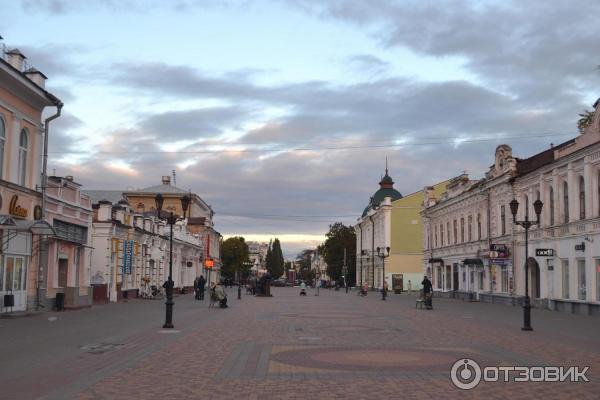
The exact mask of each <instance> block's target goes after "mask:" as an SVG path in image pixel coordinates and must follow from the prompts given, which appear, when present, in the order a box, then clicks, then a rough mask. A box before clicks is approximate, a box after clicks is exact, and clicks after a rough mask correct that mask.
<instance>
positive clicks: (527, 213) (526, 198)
mask: <svg viewBox="0 0 600 400" xmlns="http://www.w3.org/2000/svg"><path fill="white" fill-rule="evenodd" d="M524 203H525V204H524V206H525V207H524V209H525V216H526V217H529V196H525V201H524Z"/></svg>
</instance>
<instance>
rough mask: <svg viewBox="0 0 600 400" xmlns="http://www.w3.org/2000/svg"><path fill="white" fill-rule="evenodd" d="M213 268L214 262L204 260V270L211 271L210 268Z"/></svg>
mask: <svg viewBox="0 0 600 400" xmlns="http://www.w3.org/2000/svg"><path fill="white" fill-rule="evenodd" d="M214 266H215V262H214V261H213V260H210V259H208V260H204V268H206V269H212V267H214Z"/></svg>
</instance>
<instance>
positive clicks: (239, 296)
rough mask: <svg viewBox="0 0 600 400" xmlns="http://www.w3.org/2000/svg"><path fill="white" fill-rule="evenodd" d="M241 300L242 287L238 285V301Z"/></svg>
mask: <svg viewBox="0 0 600 400" xmlns="http://www.w3.org/2000/svg"><path fill="white" fill-rule="evenodd" d="M241 299H242V285H239V284H238V300H241Z"/></svg>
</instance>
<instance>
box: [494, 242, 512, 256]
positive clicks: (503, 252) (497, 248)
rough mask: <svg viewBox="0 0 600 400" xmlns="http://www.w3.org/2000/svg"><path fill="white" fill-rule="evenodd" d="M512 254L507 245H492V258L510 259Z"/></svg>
mask: <svg viewBox="0 0 600 400" xmlns="http://www.w3.org/2000/svg"><path fill="white" fill-rule="evenodd" d="M509 256H510V252H509V251H508V246H507V245H505V244H490V258H508V257H509Z"/></svg>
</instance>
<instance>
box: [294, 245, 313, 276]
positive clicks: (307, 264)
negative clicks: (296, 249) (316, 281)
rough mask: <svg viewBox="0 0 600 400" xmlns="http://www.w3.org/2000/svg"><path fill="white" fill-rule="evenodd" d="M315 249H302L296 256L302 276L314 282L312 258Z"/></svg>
mask: <svg viewBox="0 0 600 400" xmlns="http://www.w3.org/2000/svg"><path fill="white" fill-rule="evenodd" d="M313 253H314V252H313V250H310V249H309V250H302V251H301V252H300V253H299V254H298V255H297V256H296V263H297V264H298V266H299V270H300V278H301V279H302V280H304V281H308V282H312V280H313V278H314V272H313V271H312V268H311V259H312V257H313Z"/></svg>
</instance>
